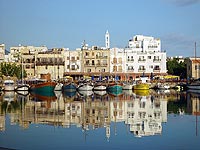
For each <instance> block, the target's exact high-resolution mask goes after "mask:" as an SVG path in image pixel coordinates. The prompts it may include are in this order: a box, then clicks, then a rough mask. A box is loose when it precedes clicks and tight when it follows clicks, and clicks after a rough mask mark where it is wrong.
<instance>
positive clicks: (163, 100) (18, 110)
mask: <svg viewBox="0 0 200 150" xmlns="http://www.w3.org/2000/svg"><path fill="white" fill-rule="evenodd" d="M186 98H187V101H185V99H186ZM180 99H183V100H182V101H181V100H180ZM193 99H195V100H193ZM177 100H179V101H177ZM0 106H1V107H0V108H1V110H0V112H1V114H0V130H1V131H4V130H6V126H5V116H6V114H9V116H10V118H11V123H12V124H19V126H21V127H22V128H24V129H26V128H29V125H30V124H31V123H35V124H46V125H52V126H60V127H63V128H69V127H70V126H72V125H76V126H77V127H78V128H82V130H83V131H87V130H93V129H98V128H105V131H106V133H105V136H106V137H107V139H108V140H109V138H110V134H111V132H110V131H111V123H119V122H124V123H125V124H126V126H127V127H128V130H129V132H131V133H132V134H134V136H135V137H142V136H149V135H157V134H162V123H163V122H167V112H173V113H180V112H186V113H192V114H193V115H199V114H200V109H199V95H198V94H196V95H194V94H193V93H189V94H187V96H186V93H181V94H180V93H177V92H176V91H173V90H170V91H151V90H147V91H146V90H140V91H137V90H136V91H132V90H125V91H123V92H122V93H120V94H118V93H117V94H116V93H106V91H100V93H99V92H98V93H97V92H96V91H95V92H93V91H81V92H68V93H66V92H64V93H62V92H60V91H56V92H55V93H48V94H45V95H38V94H37V93H30V94H29V95H21V94H16V93H14V92H9V93H8V92H5V93H3V94H2V96H1V100H0ZM114 131H115V134H117V128H116V126H114Z"/></svg>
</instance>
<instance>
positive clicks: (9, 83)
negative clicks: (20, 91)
mask: <svg viewBox="0 0 200 150" xmlns="http://www.w3.org/2000/svg"><path fill="white" fill-rule="evenodd" d="M3 84H4V91H14V90H15V82H14V80H10V79H8V80H5V81H4V83H3Z"/></svg>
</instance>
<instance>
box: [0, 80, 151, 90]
mask: <svg viewBox="0 0 200 150" xmlns="http://www.w3.org/2000/svg"><path fill="white" fill-rule="evenodd" d="M130 89H149V84H148V83H145V82H142V81H138V82H119V81H106V80H104V81H95V82H94V81H92V80H80V81H78V82H73V81H67V82H55V81H47V80H44V79H34V80H28V81H24V82H23V83H21V82H17V83H16V84H15V82H14V81H13V80H5V81H4V84H3V90H4V91H35V92H52V91H54V90H55V91H59V90H62V91H69V92H73V91H76V90H79V91H90V90H96V91H103V90H107V91H122V90H130Z"/></svg>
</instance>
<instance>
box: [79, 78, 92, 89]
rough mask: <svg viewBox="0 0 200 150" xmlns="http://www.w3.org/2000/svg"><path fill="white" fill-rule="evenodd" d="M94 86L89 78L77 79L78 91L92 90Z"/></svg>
mask: <svg viewBox="0 0 200 150" xmlns="http://www.w3.org/2000/svg"><path fill="white" fill-rule="evenodd" d="M93 88H94V85H93V83H92V82H91V81H90V80H83V81H79V83H78V87H77V89H78V90H79V91H92V90H93Z"/></svg>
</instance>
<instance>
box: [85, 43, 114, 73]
mask: <svg viewBox="0 0 200 150" xmlns="http://www.w3.org/2000/svg"><path fill="white" fill-rule="evenodd" d="M81 50H82V66H81V72H83V73H86V74H87V73H88V74H90V73H92V75H100V74H102V75H104V74H106V73H109V72H110V50H109V49H102V48H99V47H97V46H93V47H92V48H88V47H87V46H83V47H82V49H81Z"/></svg>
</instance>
